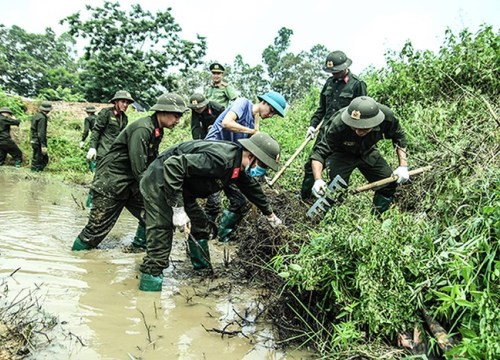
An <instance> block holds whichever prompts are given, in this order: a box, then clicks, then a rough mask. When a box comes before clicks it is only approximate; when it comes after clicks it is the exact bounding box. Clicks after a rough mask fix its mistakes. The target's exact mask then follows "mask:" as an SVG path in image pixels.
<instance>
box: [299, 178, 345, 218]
mask: <svg viewBox="0 0 500 360" xmlns="http://www.w3.org/2000/svg"><path fill="white" fill-rule="evenodd" d="M345 188H347V183H346V182H345V181H344V179H342V177H341V176H340V175H337V176H335V178H334V179H333V180H332V181H331V182H330V185H328V191H327V192H326V194H325V195H323V196H322V197H320V198H319V199H318V200H316V201H315V202H314V204H313V205H312V206H311V207H310V208H309V210H308V211H307V213H306V215H307V216H309V217H310V218H314V217H315V216H317V215H320V214H326V213H327V212H328V210H330V208H331V207H332V204H333V203H335V201H336V198H335V196H334V192H335V191H337V190H342V189H345Z"/></svg>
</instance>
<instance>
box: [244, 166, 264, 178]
mask: <svg viewBox="0 0 500 360" xmlns="http://www.w3.org/2000/svg"><path fill="white" fill-rule="evenodd" d="M245 172H246V173H247V174H248V176H250V177H259V176H264V175H265V174H266V169H264V168H263V167H261V166H259V165H255V167H253V168H250V165H247V167H246V168H245Z"/></svg>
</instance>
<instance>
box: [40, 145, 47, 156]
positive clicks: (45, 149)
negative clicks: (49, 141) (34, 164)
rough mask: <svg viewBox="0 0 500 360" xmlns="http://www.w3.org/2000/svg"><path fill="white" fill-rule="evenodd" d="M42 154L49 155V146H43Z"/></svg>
mask: <svg viewBox="0 0 500 360" xmlns="http://www.w3.org/2000/svg"><path fill="white" fill-rule="evenodd" d="M41 150H42V155H47V147H45V146H42V149H41Z"/></svg>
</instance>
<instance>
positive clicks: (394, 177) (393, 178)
mask: <svg viewBox="0 0 500 360" xmlns="http://www.w3.org/2000/svg"><path fill="white" fill-rule="evenodd" d="M431 168H432V165H428V166H424V167H421V168H418V169H415V170H410V171H409V172H408V173H409V174H410V176H413V175H418V174H421V173H423V172H424V171H427V170H430V169H431ZM398 178H399V176H397V175H392V176H390V177H388V178H385V179H382V180H378V181H374V182H372V183H369V184H366V185H363V186H360V187H357V188H356V189H354V190H352V193H353V194H357V193H360V192H363V191H367V190H370V189H373V188H375V187H378V186H382V185H385V184H389V183H391V182H394V181H396V180H397V179H398Z"/></svg>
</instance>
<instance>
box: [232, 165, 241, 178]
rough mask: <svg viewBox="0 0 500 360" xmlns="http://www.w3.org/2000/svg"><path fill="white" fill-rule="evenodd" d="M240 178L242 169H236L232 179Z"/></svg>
mask: <svg viewBox="0 0 500 360" xmlns="http://www.w3.org/2000/svg"><path fill="white" fill-rule="evenodd" d="M238 176H240V168H234V169H233V174H232V175H231V179H237V178H238Z"/></svg>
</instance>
